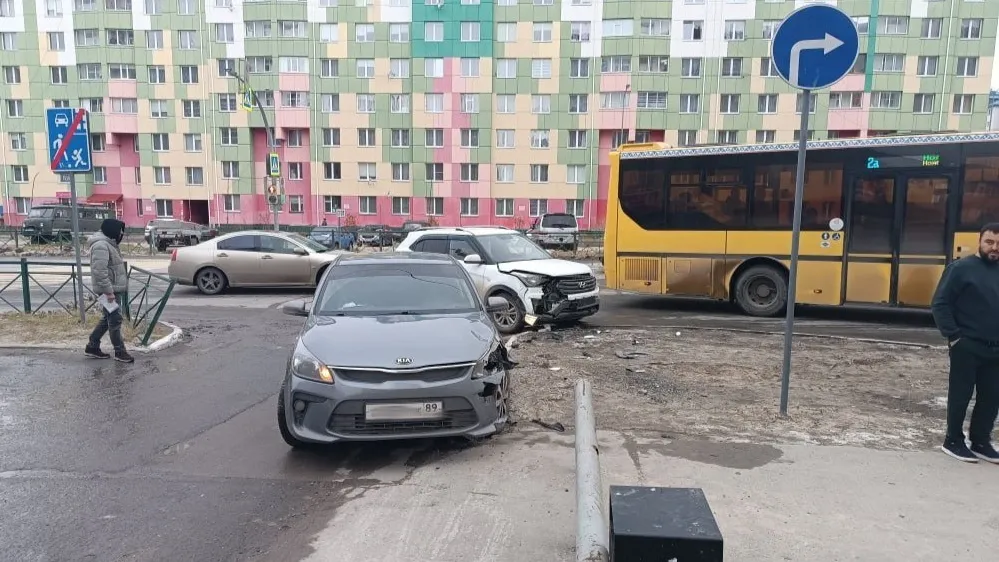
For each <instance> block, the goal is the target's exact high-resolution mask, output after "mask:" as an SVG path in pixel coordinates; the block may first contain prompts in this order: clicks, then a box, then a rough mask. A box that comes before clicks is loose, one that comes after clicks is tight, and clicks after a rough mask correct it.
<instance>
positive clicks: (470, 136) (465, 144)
mask: <svg viewBox="0 0 999 562" xmlns="http://www.w3.org/2000/svg"><path fill="white" fill-rule="evenodd" d="M461 147H462V148H478V147H479V130H478V129H461Z"/></svg>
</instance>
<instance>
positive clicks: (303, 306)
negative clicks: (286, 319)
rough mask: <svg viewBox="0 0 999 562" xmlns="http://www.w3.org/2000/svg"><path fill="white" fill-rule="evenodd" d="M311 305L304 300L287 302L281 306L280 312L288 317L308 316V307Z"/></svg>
mask: <svg viewBox="0 0 999 562" xmlns="http://www.w3.org/2000/svg"><path fill="white" fill-rule="evenodd" d="M311 304H312V303H311V302H309V301H307V300H304V299H297V300H293V301H288V302H286V303H284V304H283V305H282V306H281V312H283V313H285V314H287V315H288V316H308V315H309V305H311Z"/></svg>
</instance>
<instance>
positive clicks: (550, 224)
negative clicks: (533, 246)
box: [527, 213, 579, 250]
mask: <svg viewBox="0 0 999 562" xmlns="http://www.w3.org/2000/svg"><path fill="white" fill-rule="evenodd" d="M578 236H579V224H578V223H577V222H576V217H575V216H573V215H570V214H569V213H546V214H544V215H541V216H540V217H538V219H537V220H536V221H534V224H533V225H532V226H531V229H530V230H528V231H527V237H528V238H530V239H531V240H534V241H535V242H537V243H538V245H539V246H541V247H542V248H563V249H566V250H569V249H575V248H576V243H577V240H576V238H577V237H578Z"/></svg>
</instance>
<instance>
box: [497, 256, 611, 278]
mask: <svg viewBox="0 0 999 562" xmlns="http://www.w3.org/2000/svg"><path fill="white" fill-rule="evenodd" d="M498 267H499V270H500V271H502V272H503V273H510V272H511V271H523V272H525V273H536V274H538V275H547V276H548V277H562V276H564V275H587V274H589V275H593V271H592V270H591V269H590V267H589V266H588V265H585V264H582V263H579V262H574V261H568V260H556V259H550V260H526V261H511V262H506V263H501V264H498Z"/></svg>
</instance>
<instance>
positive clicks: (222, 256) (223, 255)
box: [218, 252, 229, 258]
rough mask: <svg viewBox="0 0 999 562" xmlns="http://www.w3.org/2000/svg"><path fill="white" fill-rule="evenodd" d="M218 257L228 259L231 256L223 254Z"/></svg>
mask: <svg viewBox="0 0 999 562" xmlns="http://www.w3.org/2000/svg"><path fill="white" fill-rule="evenodd" d="M218 256H219V257H220V258H227V257H229V254H226V253H224V252H223V253H221V254H219V255H218Z"/></svg>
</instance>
